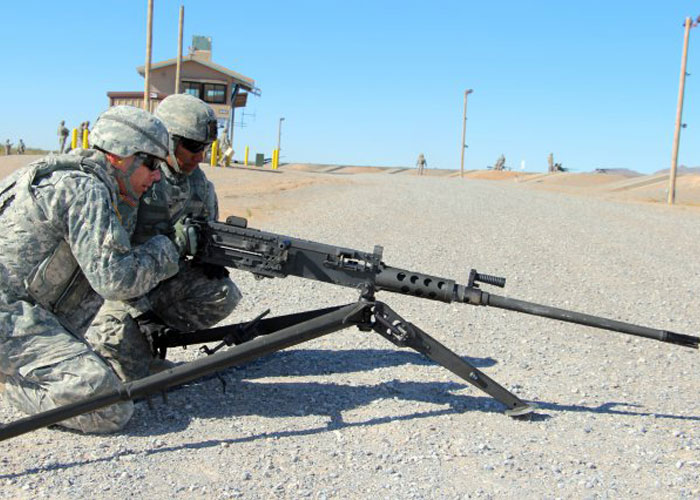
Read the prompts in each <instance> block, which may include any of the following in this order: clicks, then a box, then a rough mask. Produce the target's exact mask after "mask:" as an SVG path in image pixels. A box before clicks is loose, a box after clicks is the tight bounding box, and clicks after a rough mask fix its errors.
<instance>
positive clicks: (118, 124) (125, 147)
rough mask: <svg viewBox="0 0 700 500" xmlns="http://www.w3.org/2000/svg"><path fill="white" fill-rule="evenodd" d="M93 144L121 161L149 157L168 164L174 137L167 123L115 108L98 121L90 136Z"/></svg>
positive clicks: (128, 108) (144, 113)
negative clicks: (145, 155) (170, 135)
mask: <svg viewBox="0 0 700 500" xmlns="http://www.w3.org/2000/svg"><path fill="white" fill-rule="evenodd" d="M82 126H85V123H83V125H82ZM80 140H82V136H81V138H80ZM90 144H92V145H93V146H95V147H98V148H100V149H102V150H104V151H109V152H110V153H113V154H115V155H117V156H121V157H126V156H131V155H133V154H136V153H147V154H149V155H152V156H156V157H158V158H160V159H161V160H164V159H165V158H167V157H168V152H169V144H170V137H169V135H168V130H167V129H166V128H165V125H163V122H161V121H160V120H159V119H158V118H156V117H155V116H153V115H152V114H150V113H148V112H147V111H144V110H143V109H140V108H135V107H133V106H113V107H111V108H109V109H108V110H107V111H105V112H104V113H102V114H101V115H100V116H99V117H98V118H97V122H95V126H94V127H93V129H92V132H90Z"/></svg>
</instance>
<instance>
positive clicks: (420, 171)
mask: <svg viewBox="0 0 700 500" xmlns="http://www.w3.org/2000/svg"><path fill="white" fill-rule="evenodd" d="M427 165H428V162H426V161H425V156H423V153H421V154H419V155H418V160H416V168H417V169H418V175H423V171H424V170H425V167H426V166H427Z"/></svg>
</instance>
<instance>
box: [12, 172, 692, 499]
mask: <svg viewBox="0 0 700 500" xmlns="http://www.w3.org/2000/svg"><path fill="white" fill-rule="evenodd" d="M309 175H311V174H309ZM297 194H298V196H300V197H303V198H304V199H306V200H307V201H310V203H306V204H304V205H301V206H300V207H299V208H298V209H295V210H292V211H289V212H285V213H279V214H278V215H277V217H275V218H274V220H272V221H270V222H269V223H266V224H265V227H263V228H262V229H266V230H270V231H276V232H282V233H285V234H289V235H293V236H297V237H302V238H307V239H313V240H318V241H324V242H327V243H332V244H338V245H343V246H349V247H352V248H357V249H361V250H367V251H371V249H372V248H373V246H374V245H375V244H381V245H383V246H384V260H385V261H386V262H387V263H388V264H390V265H394V266H397V267H404V268H409V269H414V270H417V271H422V272H426V273H431V274H437V275H442V276H446V277H451V278H454V279H456V280H457V281H459V282H465V281H466V278H467V274H468V271H469V269H470V268H471V267H475V268H476V269H478V270H479V271H480V272H484V273H489V274H495V275H499V276H506V277H507V278H508V285H507V287H506V289H505V291H504V292H501V291H497V292H496V293H502V294H504V295H507V296H512V297H516V298H521V299H524V300H530V301H535V302H540V303H544V304H550V305H558V306H560V307H565V308H571V309H574V310H579V311H584V312H588V313H591V314H598V315H604V316H608V317H612V318H615V319H620V320H624V321H631V322H635V323H639V324H644V325H648V326H654V327H658V328H667V329H670V330H674V331H678V332H684V333H690V334H698V333H699V332H700V314H699V313H698V305H697V294H698V290H700V260H699V259H698V258H697V251H698V242H700V217H699V215H700V212H698V211H697V210H694V209H685V210H684V209H678V208H675V209H669V208H667V207H663V206H652V205H643V204H623V203H615V202H610V201H603V200H600V199H592V198H582V197H575V196H566V195H560V194H556V193H549V192H540V191H533V190H529V189H527V188H525V187H523V186H518V185H516V184H515V183H510V182H485V181H481V182H480V181H467V180H464V181H460V180H459V179H441V178H429V177H428V178H425V177H423V178H419V177H412V176H410V177H409V176H405V177H401V176H390V175H366V174H365V175H356V176H353V183H352V184H348V185H340V186H334V187H328V186H325V187H322V188H314V187H311V188H307V189H304V190H301V191H299V192H298V193H297ZM234 277H235V279H236V280H237V282H238V283H239V285H240V287H241V289H242V290H243V291H244V293H245V298H244V300H243V302H242V303H241V305H240V307H239V308H238V309H237V310H236V312H235V313H234V314H233V315H232V316H231V317H230V318H229V319H228V320H227V321H228V322H237V321H243V320H245V319H249V318H252V317H253V316H255V315H256V314H258V313H259V312H261V311H262V310H264V309H266V308H268V307H270V308H272V309H273V313H274V314H285V313H290V312H294V311H299V310H302V309H306V308H315V307H321V306H328V305H334V304H341V303H347V302H351V301H354V300H355V299H356V298H357V297H356V292H354V291H353V290H350V289H343V288H340V287H333V286H330V285H323V284H318V283H313V282H308V281H303V280H300V279H294V278H290V279H286V280H265V281H255V280H253V279H252V278H251V276H249V275H247V274H245V273H236V274H235V276H234ZM379 298H380V299H381V300H384V301H386V302H387V303H388V304H389V305H391V306H392V308H393V309H395V310H396V311H397V312H399V313H400V314H402V315H403V316H405V317H406V318H407V319H409V320H410V321H412V322H414V323H416V324H417V325H419V326H420V327H421V328H423V329H424V330H426V331H427V332H429V333H431V334H432V335H433V336H434V337H436V338H437V339H438V340H440V341H441V342H443V343H445V344H446V345H447V346H448V347H450V348H452V349H453V350H455V351H456V352H457V353H459V354H460V355H462V356H465V357H466V358H467V359H469V360H470V361H471V362H472V363H474V364H476V365H477V366H478V367H480V368H481V369H483V370H484V371H485V372H486V373H487V374H489V375H490V376H491V377H493V378H495V379H496V380H497V381H499V382H500V383H501V384H503V385H504V386H506V387H507V388H509V389H510V390H512V391H514V392H515V393H516V394H518V395H519V396H520V397H521V398H523V399H526V400H528V401H532V402H535V403H536V404H537V405H538V406H539V408H540V409H539V411H538V415H537V417H536V418H533V419H531V420H529V421H519V420H513V419H510V418H508V417H506V416H504V415H503V413H502V411H501V410H502V408H501V407H500V405H499V404H498V403H495V402H494V401H492V400H491V399H490V398H488V397H487V396H486V395H485V394H482V393H480V392H477V391H476V390H475V389H473V388H472V387H471V386H469V385H468V384H466V383H463V382H462V381H460V380H459V379H458V378H456V377H455V376H453V375H452V374H450V373H449V372H447V371H446V370H444V369H442V368H440V367H437V366H434V365H433V364H431V363H429V362H427V361H425V360H424V359H422V358H421V357H420V356H419V355H418V354H415V353H413V352H411V351H407V350H397V349H396V348H395V347H394V346H393V345H392V344H389V343H388V342H387V341H385V340H384V339H382V338H381V337H379V336H377V335H376V334H373V333H362V332H359V331H357V330H354V329H353V330H346V331H344V332H339V333H336V334H333V335H330V336H327V337H324V338H321V339H317V340H315V341H313V342H309V343H307V344H304V345H302V346H299V347H296V348H292V349H290V350H288V351H284V352H280V353H277V354H274V355H271V356H269V357H267V358H264V359H261V360H258V361H256V362H253V363H252V364H250V365H247V366H244V367H240V368H236V369H230V370H228V371H226V372H225V373H224V374H223V377H224V379H225V380H226V381H227V388H228V389H227V391H226V392H222V390H221V384H220V382H219V381H218V380H216V379H215V378H211V379H208V380H205V381H201V382H197V383H192V384H190V385H188V386H186V387H184V388H180V389H177V390H174V391H171V392H170V393H169V396H168V403H167V404H164V403H163V402H162V401H161V399H160V398H156V399H155V400H154V404H153V408H152V409H149V407H148V405H147V404H145V402H141V403H139V404H137V411H136V414H135V416H134V418H133V420H132V422H131V423H130V424H129V426H128V427H127V429H126V430H125V431H124V432H123V433H121V434H116V435H108V436H84V435H80V434H76V433H71V432H66V431H60V430H47V429H44V430H40V431H37V432H34V433H32V434H29V435H25V436H22V437H19V438H16V439H13V440H10V441H8V442H4V443H0V498H12V499H15V498H70V499H74V498H81V497H97V498H119V499H122V498H127V497H128V498H202V497H207V498H261V499H262V498H265V499H267V498H314V499H323V498H366V497H370V498H371V497H374V498H440V499H443V498H472V497H475V498H515V497H518V498H522V497H525V498H631V497H637V498H696V499H697V498H700V425H699V423H700V403H699V402H698V392H699V389H700V382H699V381H698V377H697V369H698V366H699V365H698V352H697V351H694V350H690V349H686V348H681V347H677V346H670V345H666V344H662V343H659V342H654V341H651V340H646V339H638V338H635V337H630V336H626V335H623V334H617V333H612V332H603V331H600V330H594V329H591V328H586V327H581V326H576V325H567V324H563V323H558V322H555V321H551V320H546V319H541V318H534V317H529V316H526V315H522V314H517V313H512V312H508V311H501V310H498V309H494V308H484V307H478V308H477V307H472V306H466V305H451V304H441V303H430V302H428V301H421V300H418V299H413V298H408V297H400V296H394V295H391V294H388V293H383V294H380V297H379ZM199 355H200V354H199V353H198V352H197V351H196V350H195V349H189V350H186V351H184V350H177V351H173V352H172V358H173V359H175V360H179V361H184V360H190V359H194V358H195V357H198V356H199ZM18 416H19V415H18V414H16V413H15V412H13V411H12V410H11V409H9V408H7V407H6V406H2V407H0V420H2V421H5V422H7V421H10V420H12V419H14V418H16V417H18Z"/></svg>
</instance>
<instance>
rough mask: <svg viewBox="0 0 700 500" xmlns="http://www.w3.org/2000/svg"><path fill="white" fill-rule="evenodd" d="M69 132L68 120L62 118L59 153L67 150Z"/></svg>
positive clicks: (59, 129) (59, 126) (59, 128)
mask: <svg viewBox="0 0 700 500" xmlns="http://www.w3.org/2000/svg"><path fill="white" fill-rule="evenodd" d="M69 133H70V131H69V130H68V128H66V122H65V121H64V120H61V123H60V124H59V125H58V154H63V153H64V152H65V150H66V141H67V140H68V134H69Z"/></svg>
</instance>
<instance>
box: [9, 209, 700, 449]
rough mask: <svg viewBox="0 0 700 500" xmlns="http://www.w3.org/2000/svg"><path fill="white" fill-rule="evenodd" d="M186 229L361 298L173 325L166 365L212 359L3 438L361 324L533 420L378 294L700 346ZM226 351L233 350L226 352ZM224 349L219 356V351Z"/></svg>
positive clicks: (243, 225)
mask: <svg viewBox="0 0 700 500" xmlns="http://www.w3.org/2000/svg"><path fill="white" fill-rule="evenodd" d="M187 224H189V226H188V227H187V231H188V232H189V234H190V235H191V237H192V238H196V240H197V245H196V246H197V248H198V251H197V255H196V257H195V260H196V261H198V262H200V263H202V264H204V265H218V266H224V267H229V268H234V269H239V270H243V271H249V272H251V273H253V274H254V275H256V276H258V277H268V278H285V277H287V276H298V277H302V278H308V279H313V280H317V281H322V282H326V283H332V284H335V285H342V286H347V287H352V288H355V289H357V290H358V292H359V294H360V297H359V299H358V300H357V302H353V303H351V304H346V305H339V306H333V307H327V308H323V309H316V310H311V311H305V312H300V313H296V314H289V315H285V316H277V317H273V318H267V317H266V316H267V314H268V313H269V310H267V311H265V312H263V313H262V314H260V315H259V316H258V317H256V318H255V319H253V320H252V321H249V322H246V323H239V324H236V325H228V326H222V327H216V328H210V329H207V330H201V331H194V332H180V331H176V330H173V329H171V328H168V327H163V328H162V329H160V330H156V331H155V332H152V343H153V348H154V352H155V353H156V354H157V355H158V356H160V357H163V358H164V357H165V355H166V352H167V349H168V348H171V347H177V346H187V345H192V344H202V343H207V342H218V345H217V346H215V347H214V348H208V347H205V348H203V351H204V352H206V353H207V354H209V356H206V357H203V358H200V359H197V360H195V361H192V362H189V363H186V364H184V365H180V366H177V367H175V368H171V369H169V370H166V371H163V372H161V373H158V374H155V375H151V376H149V377H145V378H143V379H140V380H136V381H133V382H128V383H125V384H123V386H122V387H121V388H120V390H118V391H113V392H110V393H105V394H98V395H95V396H93V397H90V398H88V399H86V400H84V401H80V402H76V403H73V404H70V405H66V406H63V407H59V408H55V409H52V410H48V411H46V412H43V413H39V414H36V415H32V416H29V417H26V418H23V419H21V420H18V421H16V422H12V423H10V424H8V425H5V426H1V427H0V440H4V439H8V438H10V437H14V436H17V435H19V434H23V433H25V432H29V431H31V430H34V429H38V428H40V427H44V426H47V425H50V424H54V423H57V422H59V421H61V420H64V419H66V418H70V417H72V416H75V415H79V414H82V413H86V412H89V411H93V410H96V409H98V408H101V407H104V406H108V405H110V404H114V403H116V402H118V401H123V400H130V399H131V400H133V399H139V398H143V397H145V396H148V395H150V394H153V393H156V392H160V391H164V390H165V389H167V388H169V387H173V386H176V385H181V384H183V383H186V382H189V381H191V380H194V379H197V378H200V377H202V376H205V375H209V374H211V373H215V372H217V371H219V370H222V369H225V368H228V367H231V366H235V365H239V364H242V363H244V362H246V361H250V360H253V359H256V358H259V357H261V356H264V355H266V354H269V353H272V352H276V351H279V350H281V349H285V348H287V347H290V346H293V345H297V344H300V343H302V342H306V341H308V340H312V339H314V338H317V337H321V336H323V335H327V334H329V333H333V332H335V331H338V330H342V329H345V328H349V327H351V326H356V327H357V328H359V329H360V330H361V331H375V332H377V333H378V334H379V335H381V336H382V337H384V338H386V339H387V340H389V341H390V342H392V343H394V344H395V345H397V346H399V347H410V348H412V349H414V350H416V351H418V352H420V353H422V354H424V355H425V356H427V357H428V358H430V359H431V360H433V361H435V362H436V363H438V364H440V365H442V366H443V367H445V368H447V369H448V370H450V371H451V372H453V373H454V374H456V375H457V376H459V377H461V378H462V379H464V380H465V381H467V382H468V383H470V384H472V385H473V386H475V387H476V388H477V389H480V390H482V391H484V392H485V393H487V394H489V395H490V396H491V397H493V398H494V399H496V400H497V401H499V402H500V403H502V404H503V405H504V406H505V408H506V414H507V415H509V416H513V417H518V416H523V415H527V414H529V413H531V412H532V411H533V410H534V409H535V406H534V405H531V404H528V403H526V402H524V401H522V400H521V399H520V398H518V397H517V396H516V395H515V394H513V393H511V392H510V391H508V390H507V389H505V388H504V387H502V386H501V385H499V384H498V383H497V382H495V381H494V380H493V379H491V378H489V377H488V376H487V375H486V374H484V373H483V372H482V371H480V370H479V369H477V368H476V367H475V366H473V365H471V364H470V363H469V362H467V361H465V360H464V359H462V358H461V357H460V356H458V355H457V354H455V353H454V352H452V351H451V350H450V349H448V348H447V347H445V346H444V345H443V344H441V343H440V342H438V341H437V340H436V339H434V338H433V337H431V336H430V335H428V334H427V333H426V332H424V331H423V330H421V329H420V328H418V327H417V326H416V325H414V324H413V323H410V322H409V321H407V320H406V319H404V318H402V317H401V316H400V315H399V314H398V313H396V312H395V311H393V310H392V309H391V308H390V307H389V306H388V305H386V304H385V303H383V302H380V301H378V300H377V299H376V298H375V293H376V292H380V291H388V292H393V293H399V294H404V295H410V296H414V297H417V298H421V299H428V300H436V301H441V302H448V303H449V302H463V303H466V304H471V305H481V306H491V307H498V308H501V309H509V310H511V311H517V312H521V313H525V314H532V315H535V316H543V317H547V318H551V319H556V320H560V321H565V322H569V323H578V324H581V325H587V326H592V327H595V328H601V329H604V330H612V331H617V332H621V333H626V334H629V335H635V336H639V337H646V338H649V339H654V340H659V341H661V342H667V343H671V344H677V345H681V346H685V347H691V348H695V349H697V348H698V342H699V340H700V339H698V337H695V336H690V335H684V334H681V333H674V332H670V331H667V330H657V329H654V328H648V327H644V326H638V325H633V324H630V323H624V322H621V321H616V320H612V319H606V318H601V317H597V316H591V315H588V314H581V313H577V312H573V311H567V310H564V309H558V308H554V307H549V306H545V305H540V304H534V303H531V302H525V301H522V300H517V299H511V298H507V297H502V296H499V295H495V294H492V293H489V292H486V291H483V290H481V289H480V288H479V283H483V284H488V285H493V286H497V287H503V286H505V281H506V280H505V278H500V277H496V276H490V275H487V274H481V273H478V272H477V271H476V270H473V269H472V270H471V272H470V273H469V277H468V280H467V283H466V284H464V285H462V284H458V283H456V282H455V281H454V280H451V279H447V278H441V277H438V276H431V275H427V274H422V273H418V272H414V271H408V270H405V269H399V268H395V267H390V266H387V265H386V264H385V263H384V262H383V261H382V247H380V246H376V247H375V248H374V251H373V252H372V253H368V252H361V251H358V250H353V249H349V248H343V247H338V246H333V245H327V244H324V243H317V242H313V241H307V240H302V239H298V238H292V237H289V236H284V235H280V234H275V233H268V232H263V231H260V230H257V229H251V228H248V227H247V221H246V219H242V218H239V217H229V218H228V219H227V220H226V223H222V222H209V221H198V220H191V221H188V222H187ZM224 346H235V347H231V348H229V349H226V350H221V348H222V347H224ZM219 351H220V352H219Z"/></svg>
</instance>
